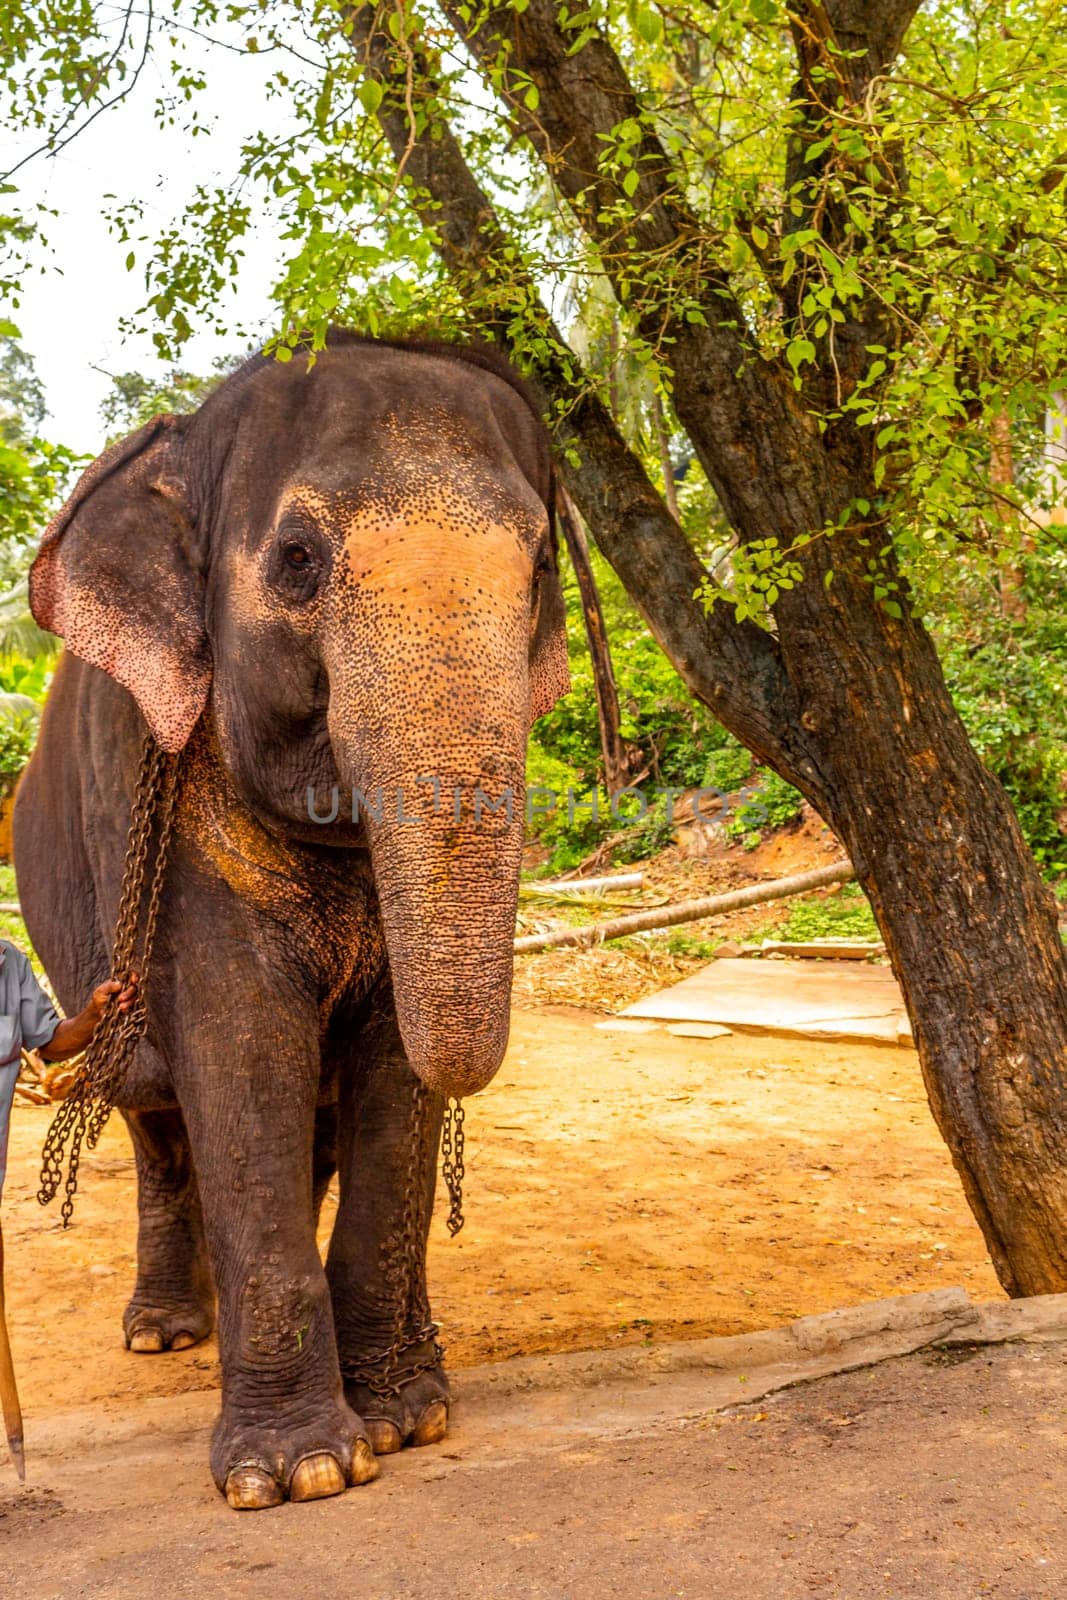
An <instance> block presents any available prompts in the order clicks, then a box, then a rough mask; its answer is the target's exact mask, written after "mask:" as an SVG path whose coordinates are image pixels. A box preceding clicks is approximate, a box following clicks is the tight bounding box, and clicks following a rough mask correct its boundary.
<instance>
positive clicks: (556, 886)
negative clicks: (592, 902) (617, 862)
mask: <svg viewBox="0 0 1067 1600" xmlns="http://www.w3.org/2000/svg"><path fill="white" fill-rule="evenodd" d="M644 881H645V875H644V873H643V872H616V873H614V874H613V875H611V876H609V877H606V878H559V879H556V880H554V881H553V882H551V883H543V882H538V883H520V885H519V892H520V893H521V894H552V895H556V894H577V893H579V892H583V891H588V892H590V893H593V892H596V893H602V892H603V891H604V890H605V889H640V887H641V885H642V884H643V883H644Z"/></svg>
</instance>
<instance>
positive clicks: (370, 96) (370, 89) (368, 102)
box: [358, 78, 384, 117]
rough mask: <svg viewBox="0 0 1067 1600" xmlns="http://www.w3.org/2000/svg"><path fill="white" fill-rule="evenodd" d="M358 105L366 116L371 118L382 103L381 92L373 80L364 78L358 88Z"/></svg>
mask: <svg viewBox="0 0 1067 1600" xmlns="http://www.w3.org/2000/svg"><path fill="white" fill-rule="evenodd" d="M358 92H359V103H360V105H361V106H362V107H363V109H364V111H365V112H366V113H367V115H368V116H371V117H373V115H374V113H375V112H376V111H377V109H378V107H379V106H380V105H381V103H382V97H383V92H384V91H383V90H382V86H381V84H380V83H378V82H377V81H376V80H375V79H374V78H364V80H363V82H362V83H361V84H360V86H359V91H358Z"/></svg>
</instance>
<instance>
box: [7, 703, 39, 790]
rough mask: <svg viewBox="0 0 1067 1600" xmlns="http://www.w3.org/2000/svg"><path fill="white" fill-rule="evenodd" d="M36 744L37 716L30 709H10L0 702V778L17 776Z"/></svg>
mask: <svg viewBox="0 0 1067 1600" xmlns="http://www.w3.org/2000/svg"><path fill="white" fill-rule="evenodd" d="M36 742H37V716H36V713H35V712H34V711H33V710H32V708H31V710H30V711H26V710H23V709H20V708H17V707H15V708H12V707H10V706H5V705H4V704H3V702H2V701H0V778H11V777H15V776H17V775H18V773H20V772H21V771H22V769H23V767H24V766H25V765H26V763H27V761H28V760H29V759H30V756H31V755H32V754H33V747H34V745H35V743H36Z"/></svg>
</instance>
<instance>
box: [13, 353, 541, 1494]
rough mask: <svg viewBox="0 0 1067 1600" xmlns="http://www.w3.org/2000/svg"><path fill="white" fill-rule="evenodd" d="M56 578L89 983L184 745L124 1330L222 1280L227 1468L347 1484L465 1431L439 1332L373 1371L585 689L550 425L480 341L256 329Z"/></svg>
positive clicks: (192, 1328)
mask: <svg viewBox="0 0 1067 1600" xmlns="http://www.w3.org/2000/svg"><path fill="white" fill-rule="evenodd" d="M31 599H32V603H33V608H34V612H35V615H36V616H37V618H38V620H39V621H40V622H41V623H42V624H43V625H44V626H46V627H48V628H51V629H52V630H53V631H55V632H57V633H59V634H61V635H62V636H63V637H64V639H65V641H66V645H67V650H66V653H65V654H64V657H63V659H62V661H61V663H60V667H59V669H58V671H57V673H56V679H55V683H54V686H53V689H52V693H51V695H50V697H49V702H48V705H47V707H46V710H45V713H44V717H43V721H42V727H41V735H40V741H39V743H38V747H37V751H36V753H35V755H34V757H33V760H32V762H31V763H30V766H29V769H28V771H27V773H26V776H25V778H24V780H23V782H22V785H21V788H20V792H19V799H18V804H17V807H16V814H15V824H14V826H15V849H16V860H17V866H18V875H19V885H20V892H21V896H22V903H23V908H24V912H25V917H26V922H27V926H28V928H29V931H30V935H31V937H32V939H33V942H34V945H35V946H36V948H37V950H38V951H39V952H40V954H41V957H42V959H43V960H44V962H45V965H46V967H47V970H48V972H49V975H50V976H51V978H52V980H53V983H54V985H55V988H56V991H57V994H58V995H59V998H60V1001H61V1002H62V1004H63V1005H64V1006H65V1007H67V1008H71V1007H75V1006H77V1005H78V1004H80V1001H81V997H82V996H83V995H84V993H85V991H86V988H87V986H88V985H89V984H90V983H92V982H95V981H98V980H99V977H100V976H101V975H102V974H103V973H104V972H106V970H107V967H108V951H109V944H110V938H111V930H112V927H113V921H114V915H115V909H116V903H117V897H118V890H119V885H120V882H121V878H122V868H123V856H124V850H125V833H126V827H127V823H128V818H129V810H130V803H131V798H132V792H133V786H134V781H135V775H136V770H137V764H138V754H139V749H140V746H141V743H142V740H143V736H144V725H145V722H147V724H148V726H149V728H151V730H152V732H153V733H154V734H155V736H156V738H157V739H158V740H159V741H160V743H161V744H162V745H163V746H164V747H165V748H166V749H167V750H169V751H178V750H181V751H183V756H182V774H183V776H182V787H181V790H180V797H179V802H178V811H177V818H176V824H175V836H174V843H173V846H172V857H171V862H170V866H169V871H168V877H167V884H166V892H165V895H164V902H163V907H162V912H161V916H160V923H159V929H158V934H157V939H156V949H155V955H154V958H153V964H152V972H151V981H150V983H149V985H148V991H147V1001H148V1012H149V1025H148V1031H147V1035H146V1037H145V1039H144V1040H143V1042H142V1043H141V1044H140V1045H139V1046H138V1049H137V1054H136V1058H135V1061H134V1064H133V1067H132V1069H131V1071H130V1073H129V1075H128V1077H127V1081H126V1083H125V1085H124V1087H123V1091H122V1094H121V1097H120V1103H121V1108H122V1111H123V1114H124V1116H125V1117H126V1120H127V1123H128V1125H129V1128H130V1132H131V1135H132V1138H133V1144H134V1150H135V1153H136V1161H137V1173H138V1185H139V1233H138V1272H137V1282H136V1286H135V1288H134V1292H133V1296H132V1298H131V1300H130V1304H129V1306H128V1308H127V1311H126V1316H125V1335H126V1340H127V1343H128V1345H129V1346H130V1347H131V1349H133V1350H137V1351H143V1352H156V1351H161V1350H166V1349H177V1348H182V1347H184V1346H186V1345H189V1344H192V1343H194V1342H196V1341H197V1340H199V1339H202V1338H204V1337H205V1336H206V1335H207V1334H208V1332H209V1331H210V1328H211V1325H212V1320H213V1315H214V1302H215V1299H216V1296H217V1303H218V1328H219V1344H220V1350H221V1359H222V1372H223V1387H222V1409H221V1415H220V1418H219V1421H218V1424H217V1426H216V1429H215V1434H214V1439H213V1444H212V1452H211V1466H212V1471H213V1474H214V1477H215V1481H216V1483H217V1484H218V1486H219V1488H220V1489H221V1490H223V1491H224V1492H225V1493H226V1495H227V1497H228V1499H229V1501H230V1504H231V1505H234V1506H238V1507H260V1506H265V1505H274V1504H277V1503H278V1502H279V1501H281V1500H282V1499H283V1498H285V1497H286V1496H288V1497H289V1498H291V1499H293V1500H303V1499H311V1498H315V1497H317V1496H319V1495H324V1494H332V1493H336V1492H338V1491H339V1490H341V1489H343V1488H344V1487H345V1485H346V1484H348V1483H362V1482H366V1481H367V1480H368V1479H369V1478H371V1477H373V1476H374V1475H375V1474H376V1472H377V1467H376V1465H375V1461H374V1455H373V1453H372V1451H373V1450H377V1451H378V1452H379V1453H380V1452H383V1451H388V1450H392V1449H398V1448H399V1447H400V1445H401V1444H403V1443H414V1444H420V1443H427V1442H430V1441H431V1440H433V1439H436V1438H440V1437H441V1436H442V1435H443V1432H444V1428H445V1422H446V1417H447V1406H448V1388H447V1382H446V1380H445V1377H444V1374H443V1372H442V1371H441V1370H440V1367H439V1365H438V1366H434V1365H433V1363H432V1360H431V1361H430V1363H429V1368H428V1370H422V1371H420V1372H419V1374H418V1375H417V1376H416V1377H415V1378H414V1379H413V1381H412V1382H410V1383H409V1384H407V1385H406V1386H405V1387H404V1388H403V1389H402V1390H401V1392H400V1394H399V1395H398V1396H397V1397H396V1398H395V1399H391V1400H388V1401H383V1400H381V1399H379V1398H377V1397H376V1396H375V1395H374V1394H372V1393H371V1391H370V1390H369V1389H364V1388H361V1387H360V1386H359V1385H358V1384H357V1383H356V1382H355V1381H354V1380H353V1379H351V1378H349V1379H343V1378H342V1371H344V1370H347V1369H349V1368H351V1367H353V1366H358V1365H359V1364H360V1363H361V1362H363V1363H365V1362H367V1361H368V1360H369V1359H370V1358H371V1357H372V1356H373V1355H374V1353H376V1352H380V1351H381V1350H382V1348H383V1347H387V1346H388V1345H389V1344H390V1342H391V1338H392V1333H393V1302H392V1296H391V1293H390V1287H389V1276H388V1271H387V1267H388V1250H389V1241H390V1239H391V1238H392V1239H395V1237H396V1235H397V1232H398V1229H399V1228H400V1223H401V1216H402V1209H403V1202H404V1193H405V1180H406V1173H407V1162H408V1148H409V1126H410V1119H411V1111H412V1102H413V1098H414V1095H415V1086H416V1085H417V1083H418V1081H419V1080H420V1079H421V1080H422V1082H423V1083H424V1084H425V1085H427V1086H428V1087H429V1088H430V1089H431V1090H433V1091H434V1094H433V1096H432V1097H431V1101H430V1105H431V1110H432V1115H433V1118H434V1119H435V1124H434V1129H433V1130H431V1131H432V1132H434V1134H435V1135H436V1130H437V1129H438V1128H439V1123H440V1114H441V1107H442V1104H443V1101H442V1097H443V1096H445V1095H462V1094H468V1093H470V1092H472V1091H474V1090H476V1089H478V1088H480V1087H482V1086H483V1085H484V1084H486V1083H487V1082H488V1081H489V1079H490V1078H491V1077H492V1076H493V1074H494V1072H495V1071H496V1069H497V1067H498V1066H499V1064H500V1060H501V1057H502V1055H503V1052H504V1048H505V1045H506V1042H507V1032H508V1004H509V997H510V987H511V944H512V938H513V934H514V925H515V907H516V899H517V886H518V872H519V857H520V848H521V842H522V817H523V770H524V760H525V746H526V738H527V733H528V730H529V725H530V722H531V720H532V719H533V718H534V717H536V716H538V715H539V714H540V713H541V712H542V711H544V710H547V709H548V708H549V707H550V706H551V705H552V704H553V703H554V702H555V700H556V699H557V697H558V696H559V695H560V694H561V693H563V692H564V691H565V689H566V687H567V670H566V643H565V635H564V631H563V603H562V596H561V594H560V590H559V583H558V578H557V575H556V569H555V545H554V538H553V528H552V480H551V469H550V462H549V454H548V445H547V439H546V436H545V433H544V430H543V428H542V426H541V424H540V422H539V420H538V419H537V418H536V416H535V415H534V413H533V411H532V410H531V408H530V405H529V403H528V401H527V399H526V397H525V395H524V394H523V392H522V390H521V386H520V385H519V384H518V383H517V381H516V380H515V379H514V378H513V376H512V375H511V374H510V373H509V372H508V370H507V369H506V368H504V367H502V366H501V365H499V364H498V363H497V361H496V360H495V358H493V357H492V356H490V355H487V354H484V353H482V352H478V351H471V350H464V349H461V348H454V347H450V346H437V345H432V344H409V345H400V344H388V343H379V342H375V341H370V340H365V339H362V338H359V337H358V336H355V335H346V334H343V333H337V334H334V335H332V336H331V338H330V340H329V342H328V347H327V349H326V350H325V351H323V352H321V353H319V355H318V356H317V358H316V359H315V361H314V362H313V363H311V364H309V363H308V361H307V359H306V358H305V357H302V356H298V357H297V358H296V359H294V360H293V361H292V362H291V363H289V364H288V365H285V366H283V365H281V364H278V363H275V362H271V361H267V360H264V359H262V358H256V359H254V360H252V361H250V362H248V363H246V365H245V366H244V367H242V368H241V369H240V370H239V371H238V372H236V373H235V374H234V375H233V376H231V377H230V378H228V379H227V380H226V381H225V383H223V384H222V385H221V386H220V387H219V388H218V389H217V390H216V391H215V392H214V393H213V394H212V395H211V396H210V398H209V399H208V400H207V401H206V402H205V403H204V404H203V405H202V406H201V408H200V410H199V411H198V412H196V413H195V414H194V415H192V416H190V417H160V418H156V419H155V420H154V421H153V422H151V423H149V424H148V425H147V426H146V427H144V428H142V429H141V430H140V432H138V433H136V434H134V435H132V436H131V437H130V438H129V439H126V440H124V441H122V442H121V443H120V444H118V445H116V446H114V447H113V448H112V449H111V450H110V451H108V452H107V453H105V455H104V456H102V457H101V458H100V460H99V461H97V462H96V463H95V464H94V465H93V466H92V467H91V468H90V469H89V470H88V472H87V473H86V474H85V475H84V477H83V478H82V480H81V482H80V483H79V485H78V487H77V488H76V490H75V492H74V494H73V495H72V497H71V499H70V500H69V501H68V503H67V505H66V506H65V507H64V508H63V510H62V511H61V512H60V514H59V515H58V517H57V518H56V520H55V522H54V523H53V524H52V526H51V527H50V528H49V530H48V532H47V533H46V535H45V539H44V541H43V543H42V547H41V551H40V553H39V555H38V557H37V560H36V562H35V565H34V568H33V572H32V575H31ZM479 789H480V790H481V791H482V798H481V800H479V799H478V796H477V795H476V793H475V791H476V790H479ZM506 791H510V792H511V795H512V803H511V804H510V805H507V804H505V803H504V802H505V798H506ZM353 796H355V801H354V803H353ZM338 797H340V798H339V803H338ZM486 802H488V803H486ZM432 1146H433V1149H436V1136H435V1137H434V1139H433V1141H432ZM335 1170H336V1171H337V1172H338V1174H339V1184H340V1201H339V1207H338V1213H337V1220H336V1223H335V1226H334V1229H333V1236H332V1240H331V1243H330V1247H329V1253H328V1259H327V1263H326V1268H325V1271H324V1270H323V1268H322V1266H321V1264H320V1260H319V1256H318V1253H317V1249H316V1244H315V1220H316V1215H317V1211H318V1207H319V1204H320V1202H321V1200H322V1196H323V1194H324V1192H325V1189H326V1186H327V1184H328V1183H329V1181H330V1178H331V1177H332V1175H333V1173H334V1171H335ZM422 1179H423V1181H424V1183H425V1185H426V1187H427V1190H430V1189H432V1185H433V1181H434V1171H433V1163H432V1159H429V1160H428V1161H427V1163H426V1169H425V1171H424V1172H423V1173H422ZM424 1209H426V1210H428V1208H424ZM422 1243H423V1257H422V1259H423V1271H424V1270H425V1238H423V1241H422ZM403 1360H404V1361H405V1362H407V1363H408V1364H409V1370H411V1368H412V1367H415V1366H419V1367H420V1368H423V1367H426V1366H427V1349H426V1347H425V1346H414V1347H413V1348H411V1349H409V1350H408V1351H407V1352H406V1353H405V1355H404V1357H403Z"/></svg>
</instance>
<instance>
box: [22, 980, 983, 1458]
mask: <svg viewBox="0 0 1067 1600" xmlns="http://www.w3.org/2000/svg"><path fill="white" fill-rule="evenodd" d="M596 1020H597V1018H596V1017H595V1015H594V1014H592V1013H590V1012H587V1011H581V1010H577V1009H574V1008H547V1009H546V1008H543V1009H541V1010H536V1011H535V1010H519V1011H516V1012H515V1014H514V1022H513V1032H512V1041H511V1047H510V1050H509V1054H508V1057H507V1060H506V1062H505V1065H504V1066H503V1068H502V1069H501V1071H500V1073H499V1075H498V1077H497V1079H496V1081H495V1083H494V1084H493V1085H492V1087H491V1088H490V1089H489V1090H488V1091H487V1092H485V1093H484V1094H483V1095H480V1096H478V1097H477V1098H476V1099H474V1100H472V1101H471V1102H470V1103H469V1106H468V1129H469V1143H468V1158H467V1168H468V1181H467V1191H466V1212H467V1226H466V1229H465V1230H464V1232H463V1233H462V1234H461V1235H460V1236H459V1238H458V1239H457V1240H456V1241H454V1242H452V1241H449V1239H448V1236H447V1234H446V1233H445V1229H444V1226H443V1220H442V1217H441V1215H440V1212H439V1215H438V1217H437V1219H436V1220H435V1224H434V1228H433V1234H432V1244H431V1252H430V1278H431V1293H432V1297H433V1303H434V1308H435V1311H436V1314H437V1316H438V1319H439V1321H440V1323H441V1326H442V1337H443V1339H444V1341H445V1343H446V1344H447V1346H448V1351H449V1355H448V1360H449V1364H450V1365H451V1366H453V1367H462V1366H469V1365H472V1364H475V1363H480V1362H485V1361H494V1360H500V1359H503V1358H506V1357H508V1356H511V1355H516V1354H523V1355H529V1354H534V1353H536V1352H540V1351H557V1350H568V1349H584V1348H593V1347H609V1348H610V1347H611V1346H613V1345H621V1344H631V1343H641V1342H643V1341H646V1340H652V1341H659V1340H665V1339H686V1338H696V1337H699V1336H703V1335H706V1334H716V1333H734V1332H743V1331H748V1330H752V1329H756V1328H766V1327H770V1326H773V1325H775V1324H778V1323H781V1322H784V1321H787V1320H789V1319H790V1318H792V1317H795V1316H799V1315H804V1314H807V1313H811V1312H817V1311H823V1310H829V1309H831V1308H832V1307H835V1306H847V1305H853V1304H857V1303H859V1302H861V1301H864V1300H872V1299H877V1298H879V1297H881V1296H885V1295H894V1294H902V1293H907V1292H910V1291H914V1290H918V1289H931V1288H939V1287H944V1286H946V1285H950V1284H962V1285H963V1286H965V1287H966V1289H967V1290H968V1292H969V1293H970V1295H971V1296H972V1298H973V1299H976V1300H977V1299H991V1298H995V1297H997V1296H998V1294H999V1290H998V1287H997V1283H996V1279H995V1277H994V1275H993V1272H992V1268H991V1267H990V1264H989V1262H988V1259H987V1256H986V1252H985V1249H984V1245H983V1242H982V1239H981V1236H980V1234H979V1231H978V1229H977V1227H976V1225H975V1223H974V1221H973V1220H972V1218H971V1215H970V1213H969V1211H968V1209H967V1207H966V1204H965V1202H964V1200H963V1197H962V1194H961V1191H960V1188H959V1184H958V1181H957V1179H956V1176H955V1174H954V1171H953V1169H952V1166H951V1162H950V1160H949V1158H948V1155H947V1153H946V1151H945V1149H944V1146H943V1145H942V1143H941V1140H940V1138H939V1136H938V1134H937V1132H936V1129H935V1128H934V1125H933V1122H932V1120H931V1117H930V1114H929V1111H928V1109H927V1106H926V1102H925V1097H924V1094H923V1089H922V1084H921V1080H920V1076H919V1068H918V1063H917V1060H916V1057H915V1055H914V1054H913V1053H912V1052H911V1051H910V1050H904V1049H896V1048H889V1047H875V1046H852V1045H848V1046H846V1045H832V1044H824V1043H805V1042H793V1041H785V1040H780V1039H774V1038H758V1037H752V1036H742V1035H733V1036H731V1037H728V1038H723V1039H716V1040H693V1039H679V1038H674V1037H672V1036H671V1035H669V1034H667V1033H653V1034H644V1035H632V1034H630V1035H627V1034H617V1033H609V1032H603V1031H599V1030H597V1029H596V1028H595V1027H594V1026H593V1023H594V1022H595V1021H596ZM49 1115H50V1113H49V1111H48V1110H47V1109H44V1108H41V1109H37V1108H35V1107H28V1106H24V1105H20V1106H17V1107H16V1111H15V1118H14V1133H13V1148H12V1152H11V1159H10V1163H9V1173H8V1185H7V1189H6V1191H5V1196H4V1234H5V1240H6V1247H7V1258H8V1312H9V1320H10V1324H11V1333H12V1341H13V1345H14V1351H15V1357H16V1362H17V1366H18V1370H19V1374H20V1380H21V1386H22V1390H23V1402H24V1407H25V1410H26V1413H27V1420H28V1425H29V1426H30V1427H31V1428H32V1424H33V1420H34V1418H35V1417H37V1416H41V1415H43V1414H46V1413H49V1412H54V1411H56V1410H66V1409H68V1408H72V1407H77V1406H86V1405H93V1406H96V1407H98V1408H101V1411H102V1413H103V1414H106V1413H108V1412H111V1413H115V1412H119V1411H121V1410H122V1408H124V1407H125V1406H127V1405H128V1403H129V1402H130V1400H131V1399H134V1398H145V1397H149V1396H166V1395H179V1394H182V1393H184V1392H186V1391H190V1390H197V1389H209V1388H212V1387H214V1386H215V1385H216V1383H217V1366H216V1359H215V1352H214V1348H213V1345H211V1344H205V1345H202V1346H200V1347H198V1348H195V1349H192V1350H189V1351H184V1352H180V1353H174V1354H167V1355H164V1356H158V1357H152V1356H134V1355H130V1354H128V1353H127V1352H126V1351H125V1350H124V1348H123V1345H122V1337H121V1331H120V1319H121V1313H122V1308H123V1305H124V1303H125V1299H126V1297H127V1295H128V1293H129V1290H130V1287H131V1285H132V1280H133V1262H134V1246H135V1198H134V1174H133V1161H132V1156H131V1154H130V1149H129V1145H128V1141H127V1138H126V1135H125V1131H124V1128H123V1126H122V1123H121V1120H120V1118H119V1117H118V1116H115V1117H113V1119H112V1121H111V1123H110V1125H109V1127H108V1130H107V1133H106V1135H105V1137H104V1139H103V1141H102V1143H101V1146H100V1148H99V1149H98V1150H97V1152H96V1153H95V1155H91V1156H87V1157H86V1159H85V1160H84V1161H83V1164H82V1179H81V1187H80V1192H79V1196H78V1202H77V1209H76V1212H75V1224H74V1226H73V1227H72V1228H70V1229H69V1230H67V1231H66V1232H64V1231H62V1230H61V1228H60V1227H59V1223H58V1218H57V1214H56V1209H55V1208H50V1209H48V1210H42V1209H41V1208H40V1207H39V1206H38V1204H37V1202H36V1199H35V1192H36V1187H37V1177H36V1174H37V1170H38V1160H39V1153H40V1147H41V1140H42V1137H43V1135H44V1131H45V1128H46V1126H47V1123H48V1119H49ZM332 1217H333V1204H332V1201H331V1200H330V1199H328V1201H327V1204H326V1207H325V1209H324V1215H323V1235H322V1238H323V1242H324V1243H325V1239H326V1237H327V1234H328V1229H329V1226H330V1224H331V1222H332Z"/></svg>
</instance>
